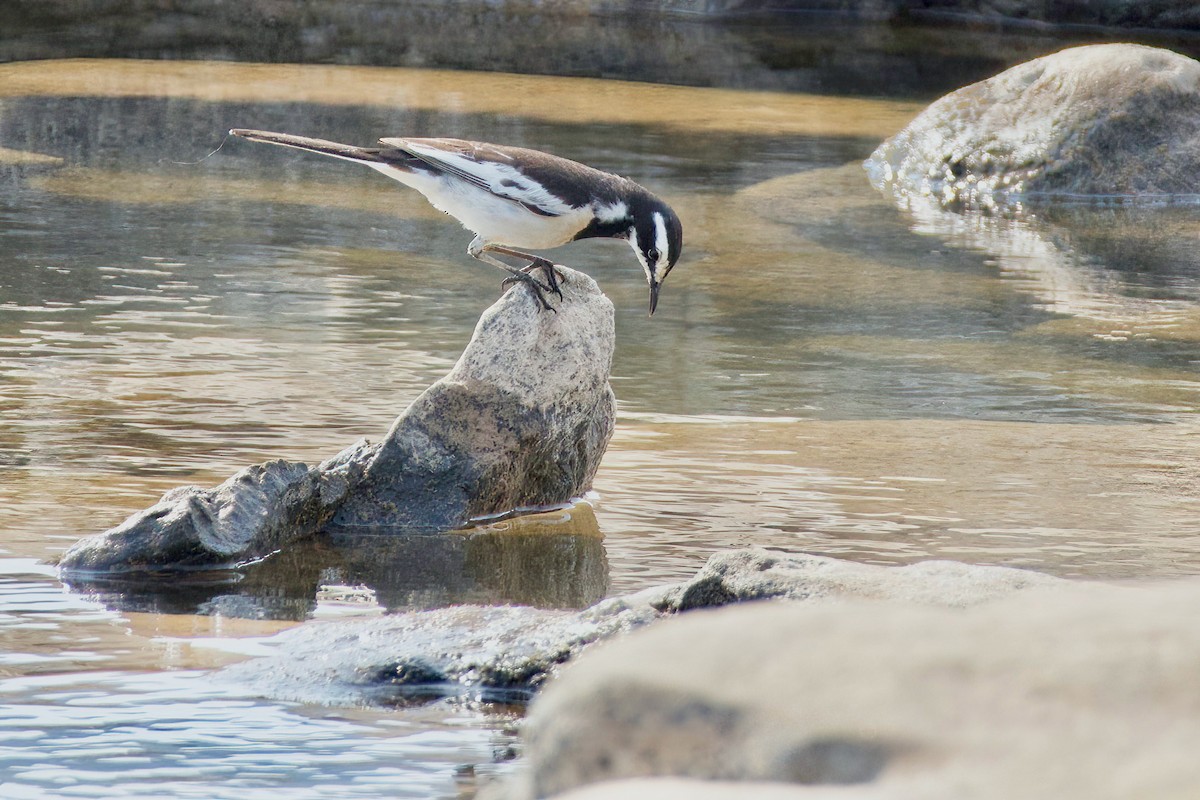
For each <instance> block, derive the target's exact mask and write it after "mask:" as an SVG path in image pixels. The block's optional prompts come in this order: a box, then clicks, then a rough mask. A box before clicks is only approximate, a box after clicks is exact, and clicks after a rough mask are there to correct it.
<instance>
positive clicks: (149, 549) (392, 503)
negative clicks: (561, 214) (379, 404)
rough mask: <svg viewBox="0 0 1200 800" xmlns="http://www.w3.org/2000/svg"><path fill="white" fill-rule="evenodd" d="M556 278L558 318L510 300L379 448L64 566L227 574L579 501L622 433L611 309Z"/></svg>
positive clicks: (584, 282) (182, 502)
mask: <svg viewBox="0 0 1200 800" xmlns="http://www.w3.org/2000/svg"><path fill="white" fill-rule="evenodd" d="M562 271H563V273H564V275H565V276H566V279H565V282H564V285H563V295H564V298H563V300H562V302H561V303H558V302H556V303H555V305H556V306H557V313H550V312H543V311H541V310H540V307H539V305H538V303H537V302H536V301H535V300H534V298H533V296H532V294H530V293H529V292H528V291H527V290H526V289H525V288H523V287H522V288H517V289H514V290H511V291H509V292H507V293H505V294H504V296H503V297H501V298H500V300H499V301H497V302H496V303H495V304H494V305H493V306H492V307H491V308H489V309H488V310H487V311H486V312H484V314H483V316H482V318H481V319H480V321H479V324H478V326H477V327H476V329H475V334H474V336H473V337H472V339H471V342H470V343H469V344H468V345H467V348H466V350H465V351H464V352H463V354H462V356H461V357H460V358H459V360H458V363H457V364H456V365H455V366H454V368H453V369H452V370H451V371H450V373H449V374H448V375H447V376H446V377H444V378H442V379H441V380H440V381H438V382H437V383H435V384H434V385H433V386H431V387H430V388H429V389H428V390H426V391H425V393H424V394H422V395H421V396H420V397H419V398H417V399H416V400H415V401H414V402H413V403H412V405H411V406H409V408H408V409H407V410H406V411H405V412H404V413H403V414H402V415H401V416H400V417H399V418H398V419H397V420H396V422H395V424H394V425H393V426H392V429H391V431H390V432H389V433H388V435H387V436H386V437H385V438H384V440H383V441H382V442H380V443H379V444H377V445H369V444H368V443H366V442H360V443H359V444H356V445H353V446H351V447H350V448H347V449H346V450H345V451H343V452H342V453H340V454H339V455H337V456H335V457H334V458H332V459H330V460H328V461H326V462H324V463H323V464H320V465H319V466H316V467H312V468H309V467H308V466H306V465H304V464H299V463H292V462H285V461H272V462H268V463H266V464H262V465H258V466H253V467H248V468H246V469H244V470H242V471H241V472H239V473H238V474H237V475H235V476H234V477H232V478H230V479H229V480H228V481H226V482H225V483H223V484H221V485H220V486H218V487H216V488H215V489H200V488H197V487H194V486H189V487H182V488H179V489H174V490H172V491H170V492H168V493H167V494H166V495H164V496H163V498H162V499H161V500H160V501H159V502H158V503H157V504H155V505H154V506H152V507H151V508H149V509H147V510H145V511H142V512H140V513H138V514H135V515H133V516H132V517H130V518H129V519H128V520H126V521H125V522H124V523H122V524H121V525H119V526H117V527H115V528H113V529H111V530H109V531H107V532H105V533H103V534H100V535H99V536H96V537H92V538H89V539H84V540H82V541H80V542H78V543H77V544H75V545H74V546H73V547H71V548H70V549H69V550H67V552H66V553H65V554H63V556H62V558H61V560H60V562H59V563H60V566H61V567H62V568H63V569H64V570H66V571H68V572H70V571H93V572H95V571H132V570H149V569H168V568H201V567H222V566H230V565H233V564H238V563H242V562H246V561H249V560H252V559H256V558H261V557H264V556H267V555H270V554H271V553H274V552H276V551H278V550H279V549H281V548H283V547H285V546H287V545H288V544H289V543H290V542H293V541H295V540H297V539H301V538H304V537H307V536H311V535H313V534H315V533H317V532H319V531H321V530H323V529H326V528H328V527H333V528H341V529H346V528H351V529H354V530H362V529H363V528H368V529H371V530H376V531H384V532H389V533H396V532H433V531H442V530H447V529H451V528H457V527H461V526H463V525H465V524H467V523H468V522H470V521H471V520H473V519H476V518H481V517H488V516H492V515H499V514H506V513H513V512H519V511H522V510H529V509H534V508H539V507H545V506H551V505H559V504H563V503H566V502H568V501H570V500H571V499H572V498H574V497H578V496H580V495H582V494H583V493H584V492H586V491H587V490H588V489H590V488H591V483H592V478H593V476H594V475H595V473H596V470H597V468H598V467H599V465H600V458H601V456H602V455H603V454H604V450H605V448H606V447H607V445H608V440H609V437H610V436H611V434H612V428H613V419H614V409H615V399H614V397H613V394H612V389H611V388H610V387H609V385H608V372H609V367H610V365H611V362H612V350H613V341H614V332H613V307H612V303H611V302H609V300H608V298H606V297H605V296H604V295H603V294H602V293H601V292H600V289H599V287H598V286H597V285H596V283H595V281H593V280H592V279H591V278H589V277H587V276H586V275H584V274H582V273H580V272H575V271H574V270H568V269H565V268H563V270H562Z"/></svg>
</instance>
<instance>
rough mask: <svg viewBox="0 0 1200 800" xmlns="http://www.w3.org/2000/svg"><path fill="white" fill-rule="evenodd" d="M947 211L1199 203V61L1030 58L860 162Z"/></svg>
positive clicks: (1155, 51)
mask: <svg viewBox="0 0 1200 800" xmlns="http://www.w3.org/2000/svg"><path fill="white" fill-rule="evenodd" d="M866 168H867V171H868V173H869V174H870V176H871V180H872V182H873V183H874V184H875V185H876V186H877V187H879V188H881V189H887V190H890V191H892V192H894V193H895V194H897V195H899V196H901V197H903V196H905V195H910V194H915V195H919V196H921V195H923V196H930V197H934V198H936V199H937V200H938V201H940V202H941V203H942V204H943V205H945V206H948V207H955V208H958V207H989V206H992V205H995V204H997V203H1001V204H1003V203H1005V202H1006V201H1013V200H1039V199H1045V198H1078V197H1080V196H1084V197H1093V198H1095V197H1113V196H1120V197H1128V196H1138V197H1145V196H1147V195H1153V196H1169V195H1180V194H1197V193H1200V177H1198V176H1200V62H1196V61H1194V60H1193V59H1190V58H1187V57H1186V56H1182V55H1179V54H1178V53H1174V52H1171V51H1169V50H1163V49H1159V48H1154V47H1144V46H1141V45H1132V44H1104V45H1089V46H1085V47H1075V48H1070V49H1067V50H1063V51H1062V52H1059V53H1055V54H1053V55H1048V56H1044V57H1042V58H1038V59H1034V60H1033V61H1030V62H1027V63H1025V64H1020V65H1018V66H1016V67H1013V68H1012V69H1009V70H1007V71H1005V72H1002V73H1000V74H999V75H997V76H995V77H993V78H989V79H988V80H985V81H981V82H979V83H975V84H972V85H970V86H967V87H965V88H962V89H959V90H958V91H956V92H953V93H951V94H949V95H947V96H945V97H943V98H941V99H940V100H938V101H936V102H935V103H933V104H932V105H931V106H929V108H927V109H926V110H925V111H923V112H922V113H921V114H920V115H919V116H917V118H916V119H914V120H913V121H912V122H911V123H910V124H909V125H908V126H907V127H906V128H904V130H902V131H901V132H900V133H898V134H896V135H895V136H893V137H891V138H890V139H888V140H887V141H885V142H884V143H883V144H882V145H880V146H879V148H878V149H876V150H875V152H874V153H873V154H872V155H871V157H870V159H868V160H867V162H866Z"/></svg>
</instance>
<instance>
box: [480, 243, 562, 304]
mask: <svg viewBox="0 0 1200 800" xmlns="http://www.w3.org/2000/svg"><path fill="white" fill-rule="evenodd" d="M483 249H484V250H490V251H492V252H493V253H499V254H500V255H502V256H512V257H513V258H521V259H524V260H526V261H528V262H529V266H527V267H525V271H528V270H532V269H540V270H541V271H542V274H543V275H545V276H546V283H548V284H550V291H552V292H554V293H555V294H556V295H558V296H559V299H561V298H562V290H561V289H559V288H558V283H559V281H560V280H561V279H562V276H561V275H559V274H558V270H556V269H555V268H554V265H553V264H551V263H550V262H549V261H547V260H546V259H544V258H542V257H541V256H535V255H533V254H532V253H526V252H524V251H522V250H514V249H513V248H511V247H504V246H503V245H499V244H485V245H484V246H483Z"/></svg>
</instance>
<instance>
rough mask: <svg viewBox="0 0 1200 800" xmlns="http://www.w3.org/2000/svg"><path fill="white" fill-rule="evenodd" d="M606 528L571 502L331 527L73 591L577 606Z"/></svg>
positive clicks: (267, 613) (196, 599) (290, 603)
mask: <svg viewBox="0 0 1200 800" xmlns="http://www.w3.org/2000/svg"><path fill="white" fill-rule="evenodd" d="M608 574H609V569H608V560H607V557H606V554H605V551H604V535H603V534H602V533H601V532H600V528H599V524H598V523H597V521H596V517H595V514H594V513H593V510H592V507H591V506H590V505H588V504H587V503H577V504H575V505H574V506H572V507H571V508H569V509H560V510H556V511H554V512H553V513H546V514H530V515H528V516H522V517H517V518H514V519H507V520H504V521H502V522H496V523H492V524H489V525H483V526H476V527H473V528H471V529H469V530H463V531H453V532H451V533H448V534H446V535H441V536H380V535H377V534H364V535H356V534H345V533H341V534H330V535H324V536H318V537H312V538H310V539H306V540H299V541H294V542H292V543H291V544H290V545H289V546H287V547H285V548H280V550H279V551H278V552H276V553H273V554H272V555H271V557H270V558H263V559H258V560H256V561H252V562H250V563H248V564H241V565H238V566H237V567H236V568H232V569H221V570H212V569H206V570H192V571H186V572H181V571H179V570H172V571H164V572H161V573H147V572H145V571H140V572H116V573H114V572H99V573H75V574H72V575H70V576H67V577H65V578H64V583H65V584H66V585H67V587H68V588H69V589H70V590H71V592H72V593H75V594H78V595H83V596H86V597H88V598H89V599H91V600H94V601H95V602H97V603H100V604H102V605H104V606H105V607H106V608H109V609H113V610H118V611H126V612H139V613H151V614H201V615H220V616H222V617H239V618H248V619H290V620H304V619H309V618H310V617H313V616H330V615H342V616H345V615H346V614H347V613H348V612H349V613H354V614H368V613H382V612H384V611H411V610H416V609H425V608H438V607H442V606H448V605H457V604H462V603H489V604H502V603H512V604H521V605H536V606H538V607H540V608H571V609H580V608H585V607H587V606H590V605H592V604H594V603H596V602H598V601H599V600H601V599H602V598H603V597H604V596H605V595H606V594H607V591H608Z"/></svg>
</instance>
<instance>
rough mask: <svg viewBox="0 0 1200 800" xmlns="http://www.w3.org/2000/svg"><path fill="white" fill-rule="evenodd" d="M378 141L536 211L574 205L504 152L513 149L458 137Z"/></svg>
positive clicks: (554, 213)
mask: <svg viewBox="0 0 1200 800" xmlns="http://www.w3.org/2000/svg"><path fill="white" fill-rule="evenodd" d="M379 141H380V144H383V145H386V146H388V147H394V148H396V149H397V150H401V151H403V152H405V153H409V154H411V155H413V156H416V157H417V158H419V159H420V160H421V161H423V162H425V163H426V164H428V165H429V166H430V167H433V168H434V169H436V170H439V171H441V172H445V173H448V174H450V175H453V176H454V177H456V178H459V179H461V180H464V181H466V182H467V183H470V184H472V185H474V186H477V187H479V188H480V189H482V190H484V191H485V192H490V193H491V194H494V195H496V196H497V197H502V198H504V199H505V200H511V201H512V202H514V203H518V204H520V205H522V206H524V207H525V208H527V209H529V210H530V211H532V212H534V213H535V214H540V215H541V216H545V217H559V216H562V215H563V214H567V213H569V212H570V211H572V210H574V208H576V206H574V205H572V204H571V203H568V202H566V201H565V200H564V199H563V198H562V197H559V196H558V195H557V194H555V193H554V192H551V191H550V190H549V189H547V188H546V186H545V185H544V184H543V183H541V182H539V181H538V180H536V179H533V178H531V177H530V176H529V175H528V174H526V173H525V172H524V171H523V170H522V164H521V163H520V160H519V159H518V157H516V156H515V155H513V154H512V153H510V152H507V150H510V149H514V148H500V147H496V146H494V145H487V144H482V143H479V142H467V141H463V140H461V139H380V140H379ZM514 150H515V149H514ZM530 152H533V151H530ZM537 155H539V156H543V157H544V158H546V159H551V158H553V156H549V155H548V154H544V153H538V154H537Z"/></svg>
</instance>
